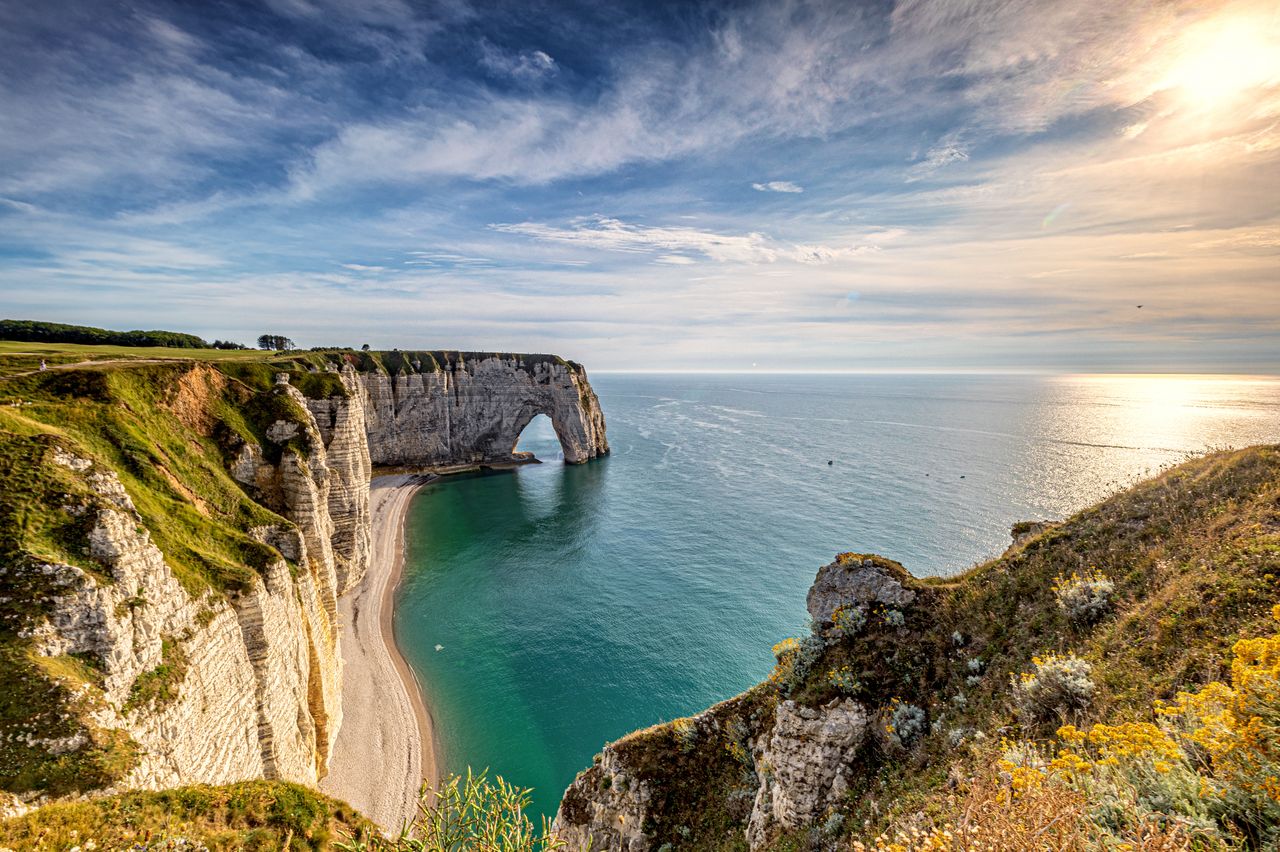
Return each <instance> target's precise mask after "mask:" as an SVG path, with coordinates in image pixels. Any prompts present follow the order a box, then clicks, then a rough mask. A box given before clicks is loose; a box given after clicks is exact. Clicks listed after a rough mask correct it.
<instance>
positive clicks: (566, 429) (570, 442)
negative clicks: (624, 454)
mask: <svg viewBox="0 0 1280 852" xmlns="http://www.w3.org/2000/svg"><path fill="white" fill-rule="evenodd" d="M455 354H456V353H455ZM360 378H361V380H362V383H363V385H364V388H365V392H366V394H367V399H366V402H365V417H366V422H367V427H368V434H369V453H370V456H371V458H372V461H373V463H374V464H376V465H400V466H420V467H429V466H433V465H441V464H457V463H466V462H469V463H484V462H502V461H511V460H512V459H513V458H515V457H514V456H513V452H514V450H515V446H516V442H517V441H518V440H519V438H520V433H521V432H522V431H523V430H524V428H525V427H526V426H528V425H529V421H531V420H533V418H534V417H536V416H537V415H539V414H545V415H547V416H548V417H550V418H551V425H552V426H553V427H554V428H555V431H556V436H557V437H558V438H559V439H560V445H561V447H562V448H563V450H564V459H565V461H566V462H568V463H570V464H577V463H579V462H584V461H587V460H589V459H593V458H596V457H597V456H601V455H604V454H606V453H608V452H609V442H608V440H607V439H606V438H605V427H604V414H603V413H602V412H601V411H600V403H599V400H597V399H596V394H595V391H593V390H592V389H591V385H590V384H589V383H588V382H587V374H586V371H585V370H583V369H582V367H581V366H578V365H576V364H573V363H572V362H566V361H561V360H558V359H552V358H546V357H537V358H530V357H527V356H520V355H494V354H490V355H467V354H465V353H463V354H462V355H459V356H458V358H457V360H453V361H448V362H447V363H446V364H445V365H444V366H443V367H442V368H441V369H439V370H435V371H431V372H425V373H415V372H407V373H399V374H397V375H395V376H389V375H387V374H386V373H362V374H360Z"/></svg>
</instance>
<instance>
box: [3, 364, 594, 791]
mask: <svg viewBox="0 0 1280 852" xmlns="http://www.w3.org/2000/svg"><path fill="white" fill-rule="evenodd" d="M436 355H437V358H436V360H437V363H436V364H434V365H433V366H434V367H435V368H434V369H426V370H423V371H421V372H419V371H416V370H413V369H408V370H405V371H402V372H400V373H399V374H398V375H394V376H393V375H389V374H388V373H386V372H382V371H369V372H360V371H358V370H357V369H356V368H355V366H353V364H352V363H350V361H351V360H352V359H348V360H347V363H341V362H339V363H340V364H341V367H340V369H339V364H333V365H331V366H330V368H329V369H330V370H331V371H338V372H339V376H338V379H339V380H340V383H341V388H342V391H343V392H342V393H340V394H334V395H330V396H322V397H320V398H307V397H305V396H304V395H303V393H301V391H300V390H299V389H298V387H295V386H293V385H292V384H291V383H290V381H289V375H288V374H287V373H281V374H279V375H278V376H277V378H276V385H275V387H274V388H273V389H272V390H271V391H270V394H271V395H272V396H274V397H275V399H276V407H275V408H274V409H272V410H275V411H284V412H290V413H289V414H288V415H282V416H280V417H279V418H278V419H276V420H275V421H274V422H270V423H268V424H265V428H264V429H263V432H264V433H265V438H266V440H265V441H260V442H255V441H248V440H240V441H239V444H238V446H232V447H230V448H228V459H229V461H228V464H227V467H228V471H229V473H230V475H231V477H232V478H233V479H234V480H235V481H236V482H238V483H239V484H240V486H241V487H242V488H243V489H244V492H245V493H246V494H247V495H249V497H251V498H252V499H253V500H254V501H255V502H256V503H258V504H260V505H261V506H262V507H265V508H266V509H268V510H270V511H271V512H273V513H275V515H277V516H279V517H280V518H282V519H284V522H283V523H277V524H272V525H265V526H260V527H255V528H253V529H252V530H250V531H249V533H250V535H251V536H252V537H253V538H255V539H257V540H258V541H259V542H261V543H262V544H265V545H268V546H269V547H270V548H271V550H270V551H267V552H269V553H272V554H274V555H273V556H272V557H271V558H270V559H268V560H267V562H266V564H265V565H260V566H258V567H256V568H255V569H254V570H252V571H249V572H247V576H248V577H249V579H248V580H246V581H244V582H243V583H241V584H240V585H239V586H238V587H233V588H231V589H229V590H226V591H223V592H219V591H214V590H212V589H203V590H199V591H194V592H193V591H191V590H190V589H191V588H192V585H191V584H190V583H184V582H182V578H181V577H180V576H179V573H178V572H176V571H175V570H174V568H173V567H172V565H171V564H170V563H169V562H168V561H167V560H166V557H165V554H164V553H162V552H161V550H160V548H159V547H157V545H156V544H155V543H154V542H153V540H152V535H151V533H150V531H149V530H148V529H147V528H146V525H145V522H144V519H143V516H142V515H141V514H140V513H139V512H138V510H137V508H136V507H135V503H134V501H133V500H132V499H131V497H130V494H129V493H128V491H127V490H126V488H125V486H124V485H123V484H122V482H121V479H120V478H119V477H118V476H117V475H116V472H115V471H113V470H112V469H111V468H110V467H108V466H107V465H105V464H104V463H103V462H102V460H101V459H97V458H94V457H92V453H88V452H79V451H77V450H75V449H74V448H72V449H68V448H67V447H65V446H55V447H54V449H52V450H51V452H50V455H49V456H48V458H47V462H48V463H49V464H50V465H52V466H56V467H57V468H58V470H60V471H61V473H60V474H58V475H59V476H63V477H71V478H74V479H75V480H76V481H77V482H78V483H79V486H78V490H79V493H80V494H81V495H82V496H81V498H79V500H78V502H77V503H76V504H75V505H68V506H66V507H64V509H65V511H67V512H69V513H72V514H74V515H75V516H76V517H77V518H79V519H80V523H81V528H82V529H83V530H84V531H85V535H86V537H87V546H86V550H87V553H88V555H89V556H90V557H91V558H92V560H93V562H94V563H95V564H96V566H99V567H100V570H99V569H98V568H91V569H89V570H86V568H84V567H76V566H75V565H70V564H63V563H60V562H50V561H47V560H26V561H24V564H23V565H21V566H5V567H4V570H0V583H3V582H4V578H5V575H6V572H7V571H10V570H12V571H35V572H41V573H42V577H41V580H40V583H41V587H42V588H44V589H47V590H49V592H48V594H47V597H45V598H44V599H43V603H42V608H41V610H40V616H39V618H38V620H36V621H35V622H34V623H30V624H28V625H27V626H26V627H25V628H24V629H23V631H22V633H21V637H20V638H21V641H22V642H24V643H25V645H24V647H25V648H27V649H28V652H29V653H31V654H34V655H35V656H36V657H37V658H47V659H49V660H58V659H81V660H86V661H88V663H89V664H90V665H91V666H92V667H93V668H94V669H95V670H96V671H98V672H100V680H99V682H100V684H101V686H100V690H94V691H93V697H92V707H91V710H90V714H89V718H91V719H92V725H91V726H90V727H87V728H85V729H84V731H83V732H81V733H76V734H72V735H68V736H65V737H59V738H56V739H52V738H49V739H46V740H40V739H38V738H36V737H34V735H32V734H29V733H24V731H29V730H32V729H34V726H33V725H32V724H26V725H25V726H24V725H22V724H18V725H14V726H13V729H11V730H7V731H5V730H0V737H8V738H9V739H8V740H6V742H13V738H14V737H19V738H21V737H24V736H25V737H26V738H27V739H26V740H25V741H23V742H20V743H19V745H20V746H21V747H24V748H38V749H44V750H45V751H47V752H50V753H55V754H59V753H73V752H75V751H76V750H77V749H80V748H82V747H83V746H84V745H85V744H86V743H87V742H88V741H89V740H90V739H92V738H93V737H94V736H99V735H100V734H101V732H102V731H107V732H112V731H115V732H122V733H123V734H126V735H127V736H128V738H129V739H130V740H132V749H133V752H134V754H135V755H136V759H135V760H133V761H132V765H131V768H130V769H129V770H128V771H127V773H125V774H124V775H122V776H120V777H118V778H117V779H116V780H115V782H114V783H113V784H112V785H111V786H112V787H113V788H115V789H124V788H150V789H159V788H163V787H170V786H174V785H179V784H189V783H213V784H217V783H226V782H231V781H236V780H244V779H252V778H269V779H283V780H290V781H298V782H303V783H309V784H314V783H316V782H317V781H318V780H319V779H320V778H322V777H324V775H325V773H326V771H327V768H328V761H329V758H330V754H331V749H332V746H333V743H334V739H335V737H336V735H337V731H338V728H339V726H340V725H341V721H342V720H341V707H342V702H341V692H342V664H341V655H340V653H339V643H340V642H341V636H339V634H338V627H337V620H336V615H335V614H336V606H337V598H338V596H339V595H341V594H343V592H345V591H347V590H349V589H351V588H352V587H353V586H355V585H356V584H357V583H359V581H360V579H361V578H362V577H363V576H364V574H365V571H366V570H367V568H368V566H369V558H370V510H369V480H370V476H371V471H372V468H373V465H375V464H376V465H396V466H401V467H420V468H425V467H431V466H444V465H458V464H468V463H485V462H498V461H509V460H511V459H513V458H514V456H513V452H514V446H515V443H516V441H517V440H518V438H519V435H520V431H521V430H522V429H523V428H524V427H525V426H526V425H527V424H528V423H529V421H530V420H531V419H532V418H533V417H534V416H535V415H537V414H544V413H545V414H547V415H549V416H550V417H551V419H552V422H553V424H554V425H555V428H556V432H557V434H558V435H559V436H560V439H561V442H562V446H563V449H564V455H565V460H566V461H568V462H571V463H577V462H583V461H586V460H588V459H591V458H595V457H597V456H600V455H603V454H605V453H607V452H608V443H607V441H606V439H605V432H604V418H603V415H602V414H601V412H600V408H599V403H598V401H597V400H596V396H595V393H594V392H593V391H592V390H591V387H590V385H589V384H588V383H587V378H586V373H585V371H583V370H582V368H581V367H580V366H578V365H575V364H572V363H571V362H565V361H563V360H561V359H558V358H553V357H548V356H516V355H501V356H497V355H494V356H487V355H460V354H458V353H436ZM442 356H445V357H442ZM440 362H443V363H440ZM191 371H192V372H191V373H190V374H188V375H189V376H190V375H195V374H201V375H202V376H206V377H207V375H212V374H213V373H214V372H215V371H214V370H212V369H211V368H210V367H208V366H206V365H193V366H192V367H191ZM331 378H332V377H331ZM184 380H185V379H184ZM200 381H205V378H201V379H200ZM216 381H217V382H221V383H223V384H225V379H224V378H223V377H221V376H220V375H219V376H217V377H216ZM326 387H329V388H332V387H333V384H332V383H330V384H329V385H326ZM261 395H262V394H261V392H259V397H261ZM198 497H199V495H198V494H196V495H195V499H197V500H198ZM3 600H11V599H9V598H0V601H3ZM152 682H155V683H157V684H159V685H160V686H161V687H163V688H162V689H159V691H156V690H148V689H140V686H141V685H143V684H150V683H152ZM86 693H87V690H86ZM86 700H88V699H87V698H86ZM33 712H35V710H34V708H33ZM40 794H41V791H40V790H39V788H38V785H37V786H36V787H35V788H34V789H31V790H29V791H27V792H26V793H24V794H23V798H24V799H27V800H34V799H37V798H39V796H40Z"/></svg>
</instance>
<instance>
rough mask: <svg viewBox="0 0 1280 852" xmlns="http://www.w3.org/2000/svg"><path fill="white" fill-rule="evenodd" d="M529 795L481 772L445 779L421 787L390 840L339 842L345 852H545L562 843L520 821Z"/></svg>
mask: <svg viewBox="0 0 1280 852" xmlns="http://www.w3.org/2000/svg"><path fill="white" fill-rule="evenodd" d="M531 801H532V798H531V797H530V795H529V791H528V790H526V789H524V788H521V787H514V786H512V785H510V784H508V783H507V782H506V781H504V780H502V778H501V776H499V777H497V778H496V779H495V780H494V781H493V782H492V783H491V782H490V781H489V779H488V777H487V775H486V773H484V772H482V773H480V774H479V775H473V774H472V772H471V770H470V769H468V770H467V775H466V777H465V778H463V777H462V776H459V775H453V776H450V777H449V778H448V779H447V780H445V781H444V782H443V783H442V784H441V785H440V788H439V789H438V790H436V792H435V796H434V801H433V800H432V794H431V791H430V790H429V789H428V788H426V787H423V789H422V793H421V794H420V797H419V800H418V813H417V815H416V816H415V817H414V819H413V821H412V823H410V824H409V825H407V826H405V827H404V828H403V829H401V831H400V833H399V834H398V835H397V836H395V837H380V836H377V835H373V836H369V837H355V838H352V839H351V840H350V842H349V843H339V844H337V847H338V848H339V849H343V850H346V852H550V850H553V849H561V848H563V847H564V844H563V843H561V842H560V841H558V840H556V839H555V837H554V836H553V835H552V834H551V826H550V825H549V824H548V822H547V820H546V818H545V817H544V818H543V820H542V828H541V829H540V830H538V829H535V828H534V827H533V823H531V822H530V821H529V818H528V817H527V816H525V814H524V811H525V809H527V808H528V807H529V804H530V802H531Z"/></svg>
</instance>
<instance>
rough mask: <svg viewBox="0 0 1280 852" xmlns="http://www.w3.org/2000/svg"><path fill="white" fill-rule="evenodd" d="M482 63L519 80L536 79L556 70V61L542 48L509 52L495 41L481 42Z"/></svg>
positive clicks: (492, 70)
mask: <svg viewBox="0 0 1280 852" xmlns="http://www.w3.org/2000/svg"><path fill="white" fill-rule="evenodd" d="M480 64H481V65H483V66H484V67H485V68H486V69H488V70H489V71H491V72H492V73H494V74H498V75H500V76H504V77H512V78H515V79H517V80H535V79H539V78H541V77H545V76H547V75H548V74H554V73H555V72H556V61H555V60H554V59H552V58H551V55H550V54H548V53H546V52H544V51H541V50H527V51H524V52H522V53H508V52H506V51H504V50H502V48H500V47H498V46H497V45H495V44H493V42H491V41H488V40H487V39H486V40H483V41H481V42H480Z"/></svg>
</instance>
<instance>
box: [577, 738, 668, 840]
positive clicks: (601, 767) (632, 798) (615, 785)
mask: <svg viewBox="0 0 1280 852" xmlns="http://www.w3.org/2000/svg"><path fill="white" fill-rule="evenodd" d="M591 784H592V787H591V788H590V789H591V791H590V792H588V791H587V790H586V789H584V788H585V785H579V784H577V783H576V782H575V786H574V787H570V788H569V791H568V792H566V793H565V796H564V801H563V802H562V803H561V805H560V812H559V813H558V814H557V815H556V819H555V823H554V826H553V830H554V832H555V834H556V836H557V837H558V838H559V839H560V840H561V841H562V842H563V843H564V844H565V845H566V847H567V848H569V849H619V850H626V852H648V850H649V848H650V846H651V844H650V839H649V836H648V835H647V834H646V833H645V817H646V815H647V812H648V805H649V798H650V796H651V795H652V794H651V792H650V790H649V785H648V784H646V783H645V782H643V781H641V780H639V779H638V778H636V777H635V775H634V774H633V773H632V772H631V771H630V770H629V769H628V768H627V766H626V765H625V762H624V761H623V759H622V758H621V756H620V755H619V754H618V752H617V751H616V750H614V749H612V748H608V747H606V748H605V750H604V752H603V753H601V755H600V761H599V763H597V764H596V765H595V766H594V767H593V768H592V772H591Z"/></svg>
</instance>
